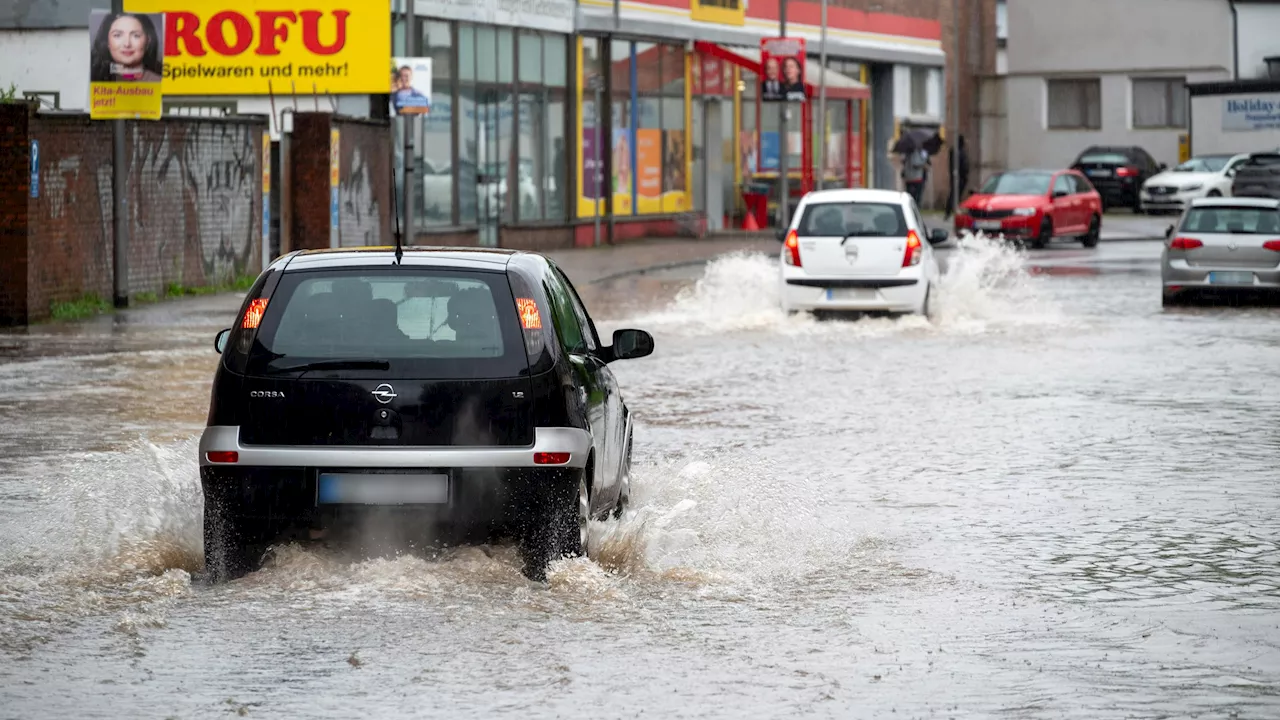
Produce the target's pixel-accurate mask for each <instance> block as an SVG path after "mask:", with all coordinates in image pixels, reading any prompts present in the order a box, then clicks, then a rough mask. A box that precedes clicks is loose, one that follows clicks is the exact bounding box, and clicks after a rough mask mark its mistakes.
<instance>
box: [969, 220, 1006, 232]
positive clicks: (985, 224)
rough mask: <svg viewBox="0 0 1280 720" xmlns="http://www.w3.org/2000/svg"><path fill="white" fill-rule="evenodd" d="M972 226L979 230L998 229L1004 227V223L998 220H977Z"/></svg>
mask: <svg viewBox="0 0 1280 720" xmlns="http://www.w3.org/2000/svg"><path fill="white" fill-rule="evenodd" d="M973 226H974V227H976V228H978V229H979V230H999V229H1000V228H1002V227H1004V223H1002V222H1000V221H999V220H978V221H977V222H975V223H974V224H973Z"/></svg>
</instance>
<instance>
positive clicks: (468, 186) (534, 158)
mask: <svg viewBox="0 0 1280 720" xmlns="http://www.w3.org/2000/svg"><path fill="white" fill-rule="evenodd" d="M417 25H418V32H419V37H420V43H421V50H422V55H423V56H426V57H430V58H431V59H432V87H431V95H432V108H431V112H430V114H428V115H427V116H426V117H424V118H421V119H413V120H410V122H411V123H413V130H412V132H413V133H414V143H413V144H414V171H415V172H414V179H413V180H414V187H413V198H414V202H415V208H414V210H415V212H414V222H415V226H416V229H417V230H426V231H430V230H433V229H444V228H457V227H477V226H478V227H480V228H481V229H482V233H481V236H482V237H481V240H482V242H484V243H485V244H493V243H495V242H496V233H488V234H486V233H485V232H483V230H484V229H485V228H496V226H497V225H499V224H503V225H510V224H517V225H524V224H539V223H560V224H563V223H564V222H565V221H567V220H568V206H567V203H566V201H565V200H566V198H565V193H566V190H567V187H568V178H567V177H566V168H567V160H566V150H567V148H568V146H567V145H566V138H565V128H566V127H567V126H568V123H569V116H568V111H569V104H568V91H569V87H568V80H569V72H568V69H569V67H570V65H569V47H570V43H569V36H567V35H563V34H557V33H544V32H535V31H526V30H519V29H517V28H510V27H494V26H489V25H478V24H472V23H464V22H453V21H443V20H432V19H419V20H418V21H417ZM392 37H393V45H394V52H395V53H396V54H398V55H403V53H404V38H403V20H397V24H396V27H395V29H394V31H393V36H392Z"/></svg>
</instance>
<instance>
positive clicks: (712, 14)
mask: <svg viewBox="0 0 1280 720" xmlns="http://www.w3.org/2000/svg"><path fill="white" fill-rule="evenodd" d="M689 17H690V18H691V19H693V20H698V21H701V22H711V23H719V24H721V25H745V24H746V22H747V0H689Z"/></svg>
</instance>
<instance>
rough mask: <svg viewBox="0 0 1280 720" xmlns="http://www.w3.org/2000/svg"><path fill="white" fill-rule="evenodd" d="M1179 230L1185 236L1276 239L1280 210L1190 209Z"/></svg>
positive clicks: (1279, 229)
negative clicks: (1199, 234) (1193, 234)
mask: <svg viewBox="0 0 1280 720" xmlns="http://www.w3.org/2000/svg"><path fill="white" fill-rule="evenodd" d="M1181 229H1182V230H1183V231H1184V232H1188V233H1236V234H1241V233H1243V234H1247V235H1275V234H1277V233H1280V210H1275V209H1273V208H1259V207H1244V206H1237V207H1232V206H1215V207H1193V208H1191V209H1190V210H1189V211H1187V216H1186V217H1185V218H1184V219H1183V221H1182V228H1181Z"/></svg>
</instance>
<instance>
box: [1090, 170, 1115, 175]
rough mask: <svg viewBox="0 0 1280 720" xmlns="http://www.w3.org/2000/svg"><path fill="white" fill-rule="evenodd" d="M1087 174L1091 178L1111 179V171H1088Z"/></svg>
mask: <svg viewBox="0 0 1280 720" xmlns="http://www.w3.org/2000/svg"><path fill="white" fill-rule="evenodd" d="M1086 174H1088V175H1089V177H1111V171H1110V170H1088V171H1086Z"/></svg>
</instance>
